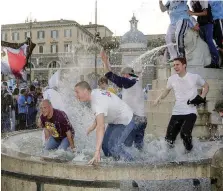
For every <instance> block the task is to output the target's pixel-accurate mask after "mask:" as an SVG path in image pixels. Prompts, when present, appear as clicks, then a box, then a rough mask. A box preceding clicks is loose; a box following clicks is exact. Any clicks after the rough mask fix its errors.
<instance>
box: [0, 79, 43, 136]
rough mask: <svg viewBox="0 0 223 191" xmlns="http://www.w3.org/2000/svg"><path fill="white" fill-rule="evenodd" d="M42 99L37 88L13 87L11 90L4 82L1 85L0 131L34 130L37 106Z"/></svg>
mask: <svg viewBox="0 0 223 191" xmlns="http://www.w3.org/2000/svg"><path fill="white" fill-rule="evenodd" d="M42 99H43V96H42V89H41V88H40V87H39V86H35V85H30V86H29V87H21V88H18V87H15V88H14V90H11V89H10V88H9V86H8V83H7V82H6V81H4V82H2V84H1V107H2V110H1V114H2V120H1V126H2V128H1V131H2V132H8V131H13V130H25V129H34V128H36V115H37V111H38V105H39V103H40V102H41V100H42Z"/></svg>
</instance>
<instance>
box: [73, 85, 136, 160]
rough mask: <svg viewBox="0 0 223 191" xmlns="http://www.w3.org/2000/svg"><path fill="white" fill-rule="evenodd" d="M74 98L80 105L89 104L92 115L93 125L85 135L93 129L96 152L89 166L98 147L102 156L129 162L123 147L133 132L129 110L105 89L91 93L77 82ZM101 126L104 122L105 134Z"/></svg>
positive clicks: (96, 156)
mask: <svg viewBox="0 0 223 191" xmlns="http://www.w3.org/2000/svg"><path fill="white" fill-rule="evenodd" d="M75 94H76V97H77V99H79V100H80V101H82V102H86V101H90V102H91V108H92V110H93V112H94V114H95V116H96V119H95V122H94V124H93V125H92V126H91V127H90V128H89V129H88V134H89V133H90V132H91V131H93V130H94V129H95V128H96V136H97V141H96V151H95V155H94V157H93V158H92V159H91V160H90V161H89V164H93V163H95V162H99V161H100V150H101V148H102V150H103V152H104V154H105V156H113V157H114V158H116V159H119V158H120V157H121V158H124V160H132V156H131V155H130V154H129V153H127V152H126V151H125V150H124V148H123V145H125V144H126V142H128V143H129V142H131V141H132V142H133V138H132V134H131V133H132V132H134V131H133V130H134V129H135V123H134V121H133V112H132V110H131V108H130V107H129V106H128V105H127V104H126V103H125V102H124V101H122V100H121V99H120V98H119V97H118V96H116V95H115V94H113V93H111V92H108V91H106V90H101V89H95V90H91V87H90V85H89V84H88V83H87V82H85V81H81V82H79V83H77V84H76V85H75ZM105 123H108V126H107V129H106V131H105Z"/></svg>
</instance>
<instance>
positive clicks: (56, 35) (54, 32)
mask: <svg viewBox="0 0 223 191" xmlns="http://www.w3.org/2000/svg"><path fill="white" fill-rule="evenodd" d="M51 38H58V31H57V30H54V31H51Z"/></svg>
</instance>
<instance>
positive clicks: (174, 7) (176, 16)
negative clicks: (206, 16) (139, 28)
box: [165, 0, 190, 25]
mask: <svg viewBox="0 0 223 191" xmlns="http://www.w3.org/2000/svg"><path fill="white" fill-rule="evenodd" d="M165 7H166V8H167V9H168V12H169V16H170V24H171V25H176V24H177V22H178V21H180V20H183V19H188V20H190V17H189V14H188V13H187V11H188V6H187V1H175V0H169V1H167V3H166V4H165Z"/></svg>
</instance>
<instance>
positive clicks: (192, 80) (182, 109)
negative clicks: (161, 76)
mask: <svg viewBox="0 0 223 191" xmlns="http://www.w3.org/2000/svg"><path fill="white" fill-rule="evenodd" d="M204 84H205V81H204V79H203V78H201V76H199V75H198V74H192V73H189V72H187V73H186V75H185V76H184V77H180V76H179V75H178V74H174V75H172V76H170V77H169V79H168V81H167V89H173V91H174V94H175V98H176V102H175V105H174V108H173V112H172V115H187V114H190V113H195V114H196V113H197V109H196V106H194V105H191V104H190V105H188V104H187V101H188V100H192V99H194V98H195V97H196V96H197V94H198V92H197V89H198V88H200V87H202V86H203V85H204Z"/></svg>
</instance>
